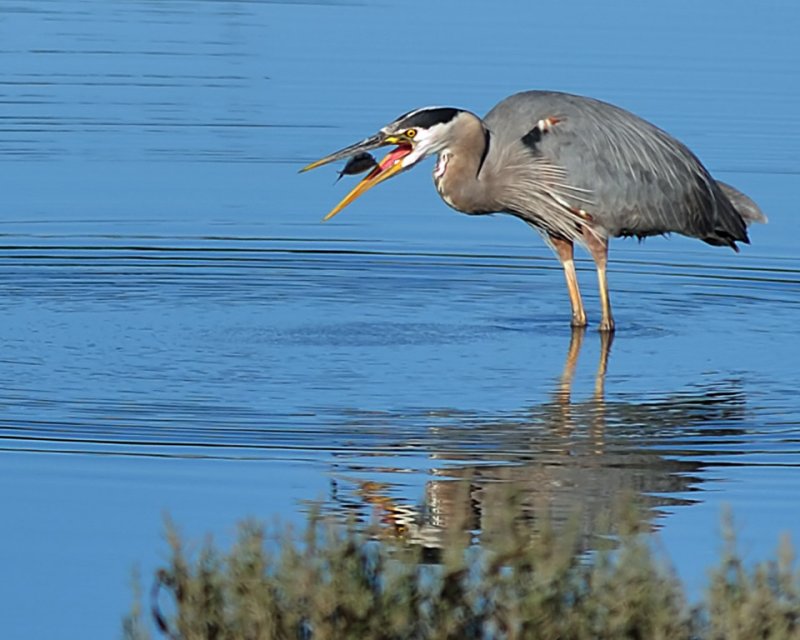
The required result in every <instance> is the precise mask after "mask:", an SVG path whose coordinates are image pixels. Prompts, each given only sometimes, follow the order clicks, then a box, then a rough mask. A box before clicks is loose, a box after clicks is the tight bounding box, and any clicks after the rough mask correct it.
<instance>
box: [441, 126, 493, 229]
mask: <svg viewBox="0 0 800 640" xmlns="http://www.w3.org/2000/svg"><path fill="white" fill-rule="evenodd" d="M459 118H460V119H461V121H462V122H459V128H458V132H457V136H454V138H455V139H454V141H453V142H452V143H451V144H449V145H448V146H447V147H446V148H445V149H444V150H443V151H441V152H440V153H439V158H438V160H437V162H436V168H435V169H434V171H433V181H434V183H435V184H436V189H437V191H438V192H439V195H440V196H442V199H443V200H444V201H445V202H446V203H447V204H449V205H450V206H451V207H453V208H454V209H456V210H457V211H461V212H463V213H475V214H477V213H490V212H493V211H495V209H494V208H493V207H492V203H491V197H490V196H491V194H490V191H489V187H488V185H487V183H486V182H485V181H483V180H481V175H482V168H483V164H484V162H485V160H486V156H487V153H488V151H489V144H490V136H489V131H488V129H487V128H486V127H485V125H484V124H483V121H482V120H481V119H480V118H479V117H478V116H476V115H474V114H472V113H468V112H464V113H462V114H461V115H459ZM462 123H463V124H462Z"/></svg>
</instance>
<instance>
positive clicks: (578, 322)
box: [570, 313, 589, 329]
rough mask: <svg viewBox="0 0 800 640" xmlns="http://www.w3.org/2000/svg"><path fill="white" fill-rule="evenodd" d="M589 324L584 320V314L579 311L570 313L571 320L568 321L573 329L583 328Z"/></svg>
mask: <svg viewBox="0 0 800 640" xmlns="http://www.w3.org/2000/svg"><path fill="white" fill-rule="evenodd" d="M587 324H589V323H588V322H586V314H580V313H573V314H572V321H571V322H570V326H571V327H572V328H573V329H583V328H585V327H586V325H587Z"/></svg>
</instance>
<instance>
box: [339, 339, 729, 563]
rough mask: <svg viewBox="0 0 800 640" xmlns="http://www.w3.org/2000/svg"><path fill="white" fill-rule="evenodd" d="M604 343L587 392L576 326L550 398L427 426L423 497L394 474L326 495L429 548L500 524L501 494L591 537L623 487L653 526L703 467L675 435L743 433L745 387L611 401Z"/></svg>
mask: <svg viewBox="0 0 800 640" xmlns="http://www.w3.org/2000/svg"><path fill="white" fill-rule="evenodd" d="M612 341H613V336H612V334H610V333H602V334H600V354H599V359H598V362H597V365H596V371H595V375H594V385H593V389H592V391H591V393H590V395H589V397H588V398H585V399H580V400H575V399H574V398H573V386H574V380H575V377H576V372H577V371H578V370H579V357H580V353H581V350H582V347H583V345H584V342H585V330H584V329H582V328H578V329H574V330H573V332H572V335H571V338H570V341H569V346H568V349H567V353H566V358H565V362H564V367H563V370H562V372H561V374H560V376H558V377H557V378H556V380H555V384H554V389H553V392H552V393H551V395H550V399H549V400H548V401H546V402H543V403H540V404H536V405H533V406H531V407H528V408H526V409H524V410H521V411H519V412H516V413H515V415H514V416H513V417H512V418H499V419H481V420H476V419H475V416H474V415H464V414H461V415H459V414H458V413H457V412H453V414H452V417H451V419H450V420H449V421H448V422H447V423H446V424H434V425H431V426H429V427H428V438H426V441H425V442H426V444H425V446H426V448H427V450H428V454H429V458H430V459H431V460H432V461H433V468H432V469H431V470H430V473H431V475H432V476H434V479H432V480H430V481H428V482H427V483H426V487H425V496H424V502H423V504H421V505H419V504H414V503H410V502H408V501H404V500H403V499H401V498H398V497H397V496H396V490H395V488H394V487H393V486H392V483H391V482H385V483H377V482H374V481H372V480H371V481H359V480H357V479H351V478H347V476H345V478H346V479H347V481H348V482H354V485H355V488H354V490H352V491H345V490H339V491H337V492H336V494H335V496H334V502H335V503H336V504H338V505H339V507H340V508H344V509H346V510H347V511H348V512H354V511H355V512H356V513H358V514H360V516H362V517H363V518H364V519H367V518H370V517H373V516H374V515H375V514H378V516H379V520H380V522H381V523H382V526H383V529H384V533H385V534H386V535H402V536H405V537H407V538H409V539H411V540H414V541H416V542H418V543H420V544H422V545H424V546H426V547H430V548H435V547H436V546H438V544H439V542H438V541H440V540H441V538H442V536H443V534H444V532H445V531H446V530H448V528H452V527H454V526H457V527H462V528H466V529H471V530H480V531H482V532H484V533H487V532H491V531H492V529H493V527H494V526H495V525H496V523H498V522H500V521H501V520H502V519H501V518H500V510H502V509H503V508H505V507H506V505H507V501H508V495H509V491H510V490H511V491H513V493H514V495H515V505H516V508H517V509H519V514H518V516H519V517H523V518H526V519H528V520H530V521H531V523H532V526H536V523H537V521H540V520H541V518H542V517H544V516H545V515H546V516H547V518H548V519H549V520H550V521H552V522H554V523H563V522H564V521H566V520H567V519H568V518H570V517H573V516H574V514H575V513H576V512H580V513H581V516H582V527H583V533H584V534H585V535H586V536H587V537H588V536H591V535H594V534H597V533H598V532H597V531H596V530H594V529H593V527H594V525H593V523H596V522H597V521H598V519H602V516H604V515H605V514H608V513H609V512H610V510H611V509H612V507H613V506H614V505H615V504H616V503H617V502H618V501H619V498H620V497H621V496H623V495H635V496H639V497H641V498H642V500H643V501H644V502H645V504H646V505H647V507H648V509H647V510H646V514H645V517H646V518H647V520H648V523H649V524H650V525H651V526H655V523H656V521H657V517H658V515H659V514H660V513H661V512H662V511H663V509H664V508H667V507H674V506H677V505H682V504H691V503H692V502H693V501H694V500H693V499H692V498H690V497H689V494H690V493H691V492H693V491H696V490H698V489H699V485H700V484H701V482H702V479H701V476H700V471H701V470H702V469H703V463H702V462H698V461H695V460H693V459H691V456H687V455H681V454H682V453H691V452H690V451H687V450H683V451H682V450H681V445H680V444H675V443H676V441H677V442H680V439H681V438H683V439H686V438H692V437H695V436H697V435H698V434H702V435H703V437H704V438H705V437H709V436H714V435H715V434H718V435H729V434H730V432H731V430H734V431H737V430H740V428H737V427H736V426H735V423H736V422H737V421H741V420H743V418H744V402H745V398H744V393H743V392H742V391H741V389H739V388H738V385H737V384H736V383H723V384H720V385H716V386H714V387H708V388H699V389H695V390H690V391H683V392H677V393H672V394H667V395H660V396H657V397H655V398H654V399H651V400H649V401H642V400H639V401H637V400H627V399H626V400H614V401H608V400H607V399H606V388H605V387H606V373H607V370H608V366H609V360H610V353H611V348H612ZM404 418H407V416H404ZM720 423H723V424H725V426H724V427H720V426H718V425H719V424H720ZM676 438H677V440H676ZM428 443H429V444H428ZM665 443H667V444H670V445H672V446H673V451H672V452H671V453H669V454H668V453H664V452H663V448H662V447H658V445H663V444H665ZM371 471H375V470H374V469H372V470H371ZM383 471H386V470H385V469H384V470H383ZM465 483H466V486H467V488H466V490H465Z"/></svg>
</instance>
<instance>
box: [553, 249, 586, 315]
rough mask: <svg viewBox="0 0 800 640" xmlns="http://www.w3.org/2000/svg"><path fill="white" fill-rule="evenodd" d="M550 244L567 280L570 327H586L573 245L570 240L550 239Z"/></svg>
mask: <svg viewBox="0 0 800 640" xmlns="http://www.w3.org/2000/svg"><path fill="white" fill-rule="evenodd" d="M550 244H551V246H552V247H553V249H554V250H555V252H556V255H557V256H558V259H559V260H560V261H561V266H562V267H564V277H565V278H566V280H567V291H568V292H569V301H570V304H571V305H572V326H573V327H585V326H586V312H585V311H584V309H583V300H581V291H580V288H579V287H578V274H577V273H575V260H574V257H573V245H572V241H571V240H562V239H561V238H554V237H552V236H551V237H550Z"/></svg>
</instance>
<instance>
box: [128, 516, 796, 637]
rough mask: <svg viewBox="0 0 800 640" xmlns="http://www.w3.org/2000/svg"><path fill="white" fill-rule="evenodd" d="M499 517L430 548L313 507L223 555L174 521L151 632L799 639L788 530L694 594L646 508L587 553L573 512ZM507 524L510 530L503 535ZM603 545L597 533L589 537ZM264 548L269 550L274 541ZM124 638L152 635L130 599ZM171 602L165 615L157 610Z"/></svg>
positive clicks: (724, 562) (730, 558)
mask: <svg viewBox="0 0 800 640" xmlns="http://www.w3.org/2000/svg"><path fill="white" fill-rule="evenodd" d="M506 511H508V515H507V516H504V517H506V521H505V522H504V523H501V525H502V526H498V527H496V528H494V531H493V533H492V535H491V536H486V537H485V539H482V540H481V541H480V543H477V542H476V541H475V540H474V539H472V537H471V536H470V535H469V534H465V533H464V532H463V530H462V529H461V528H459V527H454V528H453V531H454V532H453V533H448V534H446V535H445V539H444V540H443V543H442V550H441V554H440V558H439V561H438V562H436V563H430V562H429V561H426V559H425V557H424V554H423V553H422V551H421V549H420V548H419V547H417V546H415V545H412V544H409V543H406V542H403V541H402V540H386V539H382V540H380V541H378V540H376V539H375V536H374V533H375V532H374V531H373V532H371V531H364V530H363V529H359V528H357V527H355V526H341V525H332V524H330V523H327V522H325V521H324V520H323V519H322V518H321V517H320V516H319V515H318V514H313V515H312V516H311V517H310V520H309V523H308V525H307V528H306V530H305V533H304V535H303V536H302V537H299V536H294V535H292V532H290V531H288V530H282V531H281V530H278V532H277V534H276V535H273V536H269V537H268V536H267V532H266V530H265V528H264V527H263V526H261V525H258V524H256V523H253V522H247V523H244V524H242V525H241V526H240V528H239V535H238V540H237V542H236V543H235V545H234V546H233V548H232V549H230V551H228V552H227V553H225V552H223V551H220V550H218V549H217V548H216V547H215V546H214V545H213V543H212V542H211V541H207V542H206V543H205V544H203V545H202V547H201V548H200V550H199V551H198V552H197V553H194V554H190V553H189V552H188V551H187V548H186V544H185V543H184V542H183V541H182V540H181V538H180V537H179V536H178V535H177V533H176V532H175V530H174V528H173V527H171V526H168V540H169V545H170V548H171V558H170V562H169V566H168V567H166V568H163V569H161V570H159V572H158V574H157V575H156V577H155V584H154V587H153V592H152V594H151V595H152V600H153V602H152V606H151V609H152V614H153V616H152V617H153V619H154V622H155V627H156V633H160V634H163V635H165V636H168V637H171V638H176V639H177V638H181V639H183V640H201V639H202V640H207V639H208V640H261V639H264V640H267V639H273V638H274V639H280V640H295V639H296V640H333V639H336V640H348V639H353V640H371V639H381V640H401V639H412V638H414V639H427V638H431V639H439V638H441V639H445V638H453V639H457V640H472V639H474V640H478V639H480V640H484V639H495V638H497V639H508V640H522V639H526V640H527V639H536V638H543V639H547V640H550V639H559V638H563V639H570V640H573V639H574V640H582V639H587V640H588V639H592V640H595V639H605V638H608V639H611V638H630V639H641V640H651V639H652V640H659V639H664V640H667V639H669V640H672V639H684V638H685V639H686V640H695V639H700V638H708V639H714V640H723V639H724V640H737V639H741V640H745V639H746V640H752V639H755V638H770V639H772V638H775V639H788V638H800V575H799V574H798V573H797V572H796V571H795V569H794V558H793V555H792V552H791V548H790V546H789V544H788V542H786V543H784V544H783V545H782V546H781V549H780V551H779V554H778V559H777V560H776V561H769V562H765V563H762V564H759V565H757V566H755V567H753V568H752V569H747V568H745V566H744V565H743V563H742V560H741V559H740V557H739V556H738V554H737V552H736V549H735V545H734V541H733V537H732V535H731V534H730V533H727V534H726V548H725V552H724V555H723V558H722V559H721V562H720V563H719V566H717V567H716V568H715V569H713V572H712V574H711V578H710V586H709V589H708V591H707V594H706V596H705V597H704V599H703V600H702V601H700V602H699V603H697V604H695V605H693V606H692V605H690V604H689V603H688V602H687V598H686V596H685V594H684V592H683V589H682V587H681V585H680V583H679V582H678V580H677V579H676V577H675V576H674V574H673V572H672V571H671V569H670V568H669V566H668V565H667V563H666V562H665V561H664V560H663V559H661V558H659V557H658V556H657V554H655V553H654V552H653V550H652V538H651V536H650V534H647V533H642V532H639V531H637V528H638V522H640V519H639V518H637V517H636V516H635V515H632V514H631V513H628V515H626V516H624V517H621V518H620V519H618V520H617V522H619V523H621V524H620V525H619V531H618V536H617V537H616V538H615V544H613V545H605V546H606V547H608V548H605V549H600V550H596V551H591V552H587V551H586V550H585V549H584V546H585V545H584V542H585V541H583V540H582V539H581V536H580V535H579V533H578V531H579V527H578V526H577V524H576V522H577V521H576V522H573V523H572V524H571V525H569V526H566V527H562V528H561V529H559V530H556V529H555V528H554V527H552V526H551V525H550V524H548V523H544V524H542V525H540V526H539V529H538V531H536V532H535V533H532V532H531V531H530V529H529V525H526V524H525V523H524V522H520V521H515V520H514V517H512V515H511V514H512V513H513V509H512V508H511V507H509V508H508V509H507V510H506ZM501 532H503V533H501ZM595 546H597V545H595ZM269 549H274V551H270V550H269ZM138 601H139V598H137V603H136V604H135V605H134V608H133V610H132V612H131V614H129V616H128V617H127V618H126V619H125V622H124V626H123V629H124V636H125V637H126V638H127V639H128V640H143V639H144V638H149V637H151V636H150V634H149V632H148V631H147V629H146V628H147V626H148V625H147V624H145V620H144V618H145V614H144V613H143V611H142V608H141V606H140V605H139V604H138ZM165 611H169V613H165Z"/></svg>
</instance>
